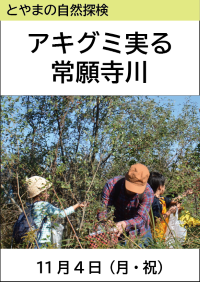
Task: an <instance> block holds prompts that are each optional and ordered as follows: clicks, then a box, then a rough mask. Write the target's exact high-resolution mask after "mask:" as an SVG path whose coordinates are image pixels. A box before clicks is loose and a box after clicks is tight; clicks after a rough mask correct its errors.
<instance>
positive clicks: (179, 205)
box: [177, 203, 183, 211]
mask: <svg viewBox="0 0 200 282" xmlns="http://www.w3.org/2000/svg"><path fill="white" fill-rule="evenodd" d="M177 208H178V211H180V210H182V209H183V207H181V204H179V203H178V204H177Z"/></svg>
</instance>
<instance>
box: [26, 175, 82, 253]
mask: <svg viewBox="0 0 200 282" xmlns="http://www.w3.org/2000/svg"><path fill="white" fill-rule="evenodd" d="M26 185H27V192H28V197H29V198H30V199H33V208H32V214H31V215H32V217H33V220H34V222H35V224H36V226H37V228H38V229H39V232H38V236H37V242H38V246H39V248H41V247H45V246H47V244H48V243H51V216H54V215H57V216H58V217H60V218H64V217H65V216H66V215H65V213H66V214H67V215H70V214H72V213H74V212H75V210H76V209H77V208H79V207H84V203H77V204H76V205H74V206H71V207H69V208H66V209H65V210H61V209H59V208H56V207H55V206H53V205H52V204H50V203H48V202H47V200H48V198H49V195H48V193H47V190H48V189H49V188H50V187H51V186H52V184H51V183H50V182H49V181H48V180H46V179H45V178H43V177H39V176H32V177H31V178H29V179H27V180H26Z"/></svg>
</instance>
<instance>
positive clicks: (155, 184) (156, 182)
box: [147, 172, 165, 193]
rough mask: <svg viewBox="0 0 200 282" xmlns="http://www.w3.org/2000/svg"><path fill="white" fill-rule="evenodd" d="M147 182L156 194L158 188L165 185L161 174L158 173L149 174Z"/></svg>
mask: <svg viewBox="0 0 200 282" xmlns="http://www.w3.org/2000/svg"><path fill="white" fill-rule="evenodd" d="M147 182H148V184H149V185H150V186H151V188H152V189H153V191H154V193H156V191H157V189H158V188H159V187H160V186H164V185H165V178H164V176H163V175H162V174H160V173H158V172H151V173H150V176H149V179H148V181H147Z"/></svg>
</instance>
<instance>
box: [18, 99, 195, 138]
mask: <svg viewBox="0 0 200 282" xmlns="http://www.w3.org/2000/svg"><path fill="white" fill-rule="evenodd" d="M147 96H149V98H152V99H155V101H156V102H159V100H163V102H168V100H171V101H173V102H175V105H174V108H175V112H174V114H175V116H177V115H178V114H179V113H180V112H181V109H182V106H183V104H184V103H185V101H186V100H187V99H188V98H190V100H191V102H193V103H196V105H197V106H198V108H199V109H200V95H160V96H155V95H147ZM17 106H18V107H19V108H21V105H20V102H19V103H17ZM21 110H22V108H21ZM199 115H200V113H199ZM54 138H55V136H53V134H52V135H51V137H50V140H49V141H50V142H51V140H52V141H53V139H54Z"/></svg>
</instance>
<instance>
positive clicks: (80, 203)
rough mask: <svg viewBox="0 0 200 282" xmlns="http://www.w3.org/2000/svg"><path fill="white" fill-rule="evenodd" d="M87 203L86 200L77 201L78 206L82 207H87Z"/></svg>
mask: <svg viewBox="0 0 200 282" xmlns="http://www.w3.org/2000/svg"><path fill="white" fill-rule="evenodd" d="M88 206H89V203H88V202H86V201H85V202H79V207H81V208H84V207H88Z"/></svg>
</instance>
